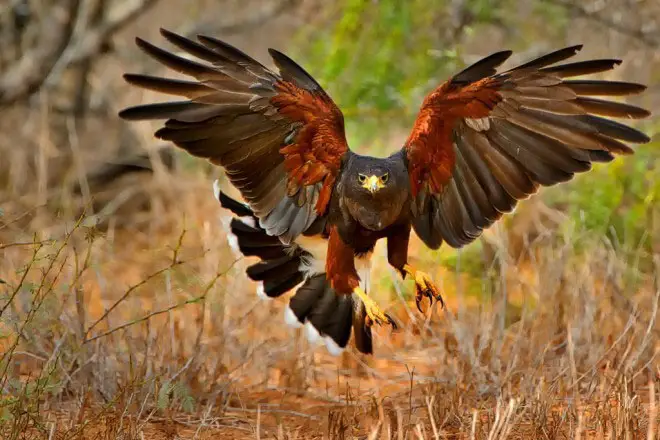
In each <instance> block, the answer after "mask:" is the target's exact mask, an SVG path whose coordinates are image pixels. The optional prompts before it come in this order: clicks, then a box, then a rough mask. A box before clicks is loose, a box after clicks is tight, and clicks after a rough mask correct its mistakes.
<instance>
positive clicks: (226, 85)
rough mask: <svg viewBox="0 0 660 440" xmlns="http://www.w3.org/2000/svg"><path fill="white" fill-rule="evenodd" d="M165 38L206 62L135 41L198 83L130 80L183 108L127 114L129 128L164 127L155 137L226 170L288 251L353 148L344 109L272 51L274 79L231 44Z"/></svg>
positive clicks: (321, 207)
mask: <svg viewBox="0 0 660 440" xmlns="http://www.w3.org/2000/svg"><path fill="white" fill-rule="evenodd" d="M161 33H162V35H163V36H164V37H165V38H166V39H167V40H168V41H169V42H171V43H172V44H174V45H175V46H177V47H178V48H179V49H181V50H183V51H184V52H186V53H187V54H188V55H191V56H192V57H195V58H198V59H200V60H202V61H205V62H197V61H192V60H190V59H188V58H183V57H180V56H178V55H175V54H173V53H170V52H167V51H165V50H163V49H161V48H158V47H156V46H154V45H152V44H150V43H147V42H146V41H144V40H141V39H137V40H136V42H137V45H138V46H139V47H140V48H141V49H142V50H144V51H145V52H146V53H147V54H148V55H150V56H151V57H153V58H154V59H156V60H157V61H159V62H160V63H162V64H164V65H165V66H167V67H169V68H170V69H172V70H175V71H177V72H180V73H183V74H186V75H189V76H191V77H193V78H194V79H195V80H194V81H182V80H175V79H167V78H159V77H153V76H147V75H135V74H127V75H125V78H126V80H127V81H128V82H129V83H131V84H134V85H137V86H139V87H143V88H146V89H150V90H155V91H158V92H162V93H167V94H170V95H178V96H183V97H186V98H188V99H187V100H185V101H177V102H166V103H158V104H148V105H141V106H137V107H131V108H128V109H125V110H123V111H122V112H120V116H121V117H122V118H124V119H129V120H145V119H167V121H166V122H165V126H164V127H163V128H161V129H160V130H158V131H157V132H156V136H157V137H159V138H161V139H165V140H169V141H172V142H174V144H176V145H177V146H179V147H181V148H183V149H184V150H186V151H188V152H189V153H190V154H192V155H194V156H199V157H204V158H208V159H209V160H210V161H211V162H212V163H213V164H216V165H220V166H222V167H224V168H225V171H226V174H227V177H228V178H229V180H230V181H231V183H232V184H233V185H234V186H236V188H238V189H239V191H240V192H241V194H242V196H243V197H244V198H245V200H246V201H247V202H248V204H249V205H250V207H251V208H252V210H253V211H254V212H255V214H256V215H257V217H258V218H259V221H260V223H261V226H262V227H264V229H266V231H267V232H268V233H269V234H271V235H276V236H279V237H280V239H282V241H284V242H285V243H288V242H290V241H291V240H292V239H293V238H295V237H296V236H297V235H299V234H300V233H302V232H303V231H305V230H306V229H307V228H308V227H309V226H310V225H311V224H312V223H313V222H314V220H315V219H316V218H317V217H319V216H322V215H324V214H325V211H326V209H327V206H328V202H329V200H330V196H331V193H332V189H333V187H334V183H335V179H336V176H337V174H338V173H339V171H340V167H341V163H342V157H343V156H344V154H346V153H347V152H348V151H349V149H348V145H347V143H346V138H345V135H344V119H343V115H342V113H341V111H340V110H339V109H338V108H337V106H336V105H335V104H334V102H333V101H332V99H330V97H329V96H328V95H327V94H326V93H325V92H324V91H323V89H322V88H321V86H320V85H319V84H318V83H317V82H316V81H315V80H314V79H313V78H312V77H311V76H310V75H309V74H308V73H307V72H305V71H304V70H303V69H302V68H301V67H300V66H298V65H297V64H296V63H295V62H293V61H292V60H291V59H290V58H288V57H287V56H286V55H284V54H282V53H280V52H278V51H276V50H273V49H270V55H271V56H272V58H273V60H274V62H275V64H276V65H277V67H278V68H279V74H276V73H274V72H272V71H271V70H269V69H268V68H266V67H264V66H263V65H261V64H260V63H258V62H257V61H255V60H254V59H252V58H251V57H249V56H248V55H246V54H244V53H243V52H241V51H239V50H238V49H236V48H234V47H232V46H230V45H229V44H227V43H225V42H222V41H219V40H216V39H214V38H211V37H205V36H200V37H198V39H199V43H198V42H195V41H191V40H189V39H187V38H184V37H182V36H179V35H176V34H174V33H172V32H169V31H166V30H161Z"/></svg>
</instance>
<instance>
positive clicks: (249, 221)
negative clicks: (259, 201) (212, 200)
mask: <svg viewBox="0 0 660 440" xmlns="http://www.w3.org/2000/svg"><path fill="white" fill-rule="evenodd" d="M238 219H239V220H240V221H241V223H244V224H246V225H248V226H249V227H251V228H256V227H257V223H256V222H255V221H254V217H248V216H245V217H239V218H238Z"/></svg>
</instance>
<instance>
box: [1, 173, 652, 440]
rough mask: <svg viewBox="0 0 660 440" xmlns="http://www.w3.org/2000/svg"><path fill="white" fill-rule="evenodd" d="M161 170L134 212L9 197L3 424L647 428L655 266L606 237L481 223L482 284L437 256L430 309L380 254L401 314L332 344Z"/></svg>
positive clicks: (154, 430) (193, 193)
mask: <svg viewBox="0 0 660 440" xmlns="http://www.w3.org/2000/svg"><path fill="white" fill-rule="evenodd" d="M163 177H166V176H161V175H160V174H159V173H156V174H155V175H154V176H153V177H152V176H151V175H149V176H148V177H143V179H146V180H145V181H147V182H150V184H151V185H153V186H154V187H159V188H160V191H156V192H154V193H153V194H152V197H153V198H154V200H152V203H151V204H150V206H151V210H150V215H148V214H143V216H145V217H146V218H149V219H151V220H150V221H145V222H143V223H142V224H141V225H142V226H141V227H140V228H135V229H127V228H115V229H113V228H112V224H113V223H112V222H109V223H107V224H109V225H110V226H109V227H108V229H106V230H104V231H101V232H99V230H98V229H95V228H90V227H88V226H85V221H74V220H72V221H69V222H62V221H60V222H59V223H58V222H56V221H55V219H50V222H51V223H52V224H59V225H61V224H67V225H68V226H66V227H65V228H62V227H61V226H60V227H57V228H51V229H43V230H41V231H39V232H37V233H35V234H34V235H31V233H28V232H29V231H34V230H35V229H34V227H30V224H44V223H48V221H47V220H45V219H43V218H39V216H40V215H46V214H45V213H41V214H39V215H38V216H35V217H33V218H32V219H31V222H30V223H28V224H27V225H23V226H22V227H21V228H18V227H16V224H17V223H15V222H13V220H14V218H13V216H14V213H12V212H6V213H5V215H4V217H3V219H4V221H5V223H4V224H3V225H2V226H0V228H2V229H0V232H4V236H5V237H6V236H9V235H11V236H13V237H14V240H12V241H8V240H6V239H5V240H4V241H3V242H2V245H1V247H0V274H2V277H1V278H2V284H1V285H0V289H1V290H0V291H1V292H2V299H1V301H2V302H1V303H0V304H1V306H2V308H1V309H0V313H1V314H2V315H1V319H2V321H1V325H2V327H1V331H2V339H1V344H2V352H3V355H2V358H1V359H0V374H1V376H0V377H1V378H2V379H1V386H2V400H1V401H0V402H1V403H0V405H1V407H0V419H1V420H2V422H1V425H0V426H1V427H2V428H1V429H2V432H3V435H4V436H6V438H11V439H19V438H49V439H50V438H53V439H55V438H57V439H59V438H98V437H102V438H161V437H162V438H290V439H294V438H392V439H417V438H422V439H427V438H428V439H432V438H470V439H472V438H475V439H476V438H479V439H489V440H490V439H503V438H548V439H554V438H557V439H560V438H616V439H619V438H630V439H636V438H648V439H652V438H655V437H654V435H655V436H657V434H658V433H657V426H658V423H657V422H658V414H657V404H656V402H657V390H658V388H659V384H658V380H659V379H660V370H658V364H659V363H658V361H657V359H656V356H657V354H658V350H660V343H659V341H660V339H659V338H658V332H659V331H660V325H659V324H658V322H657V319H656V313H657V309H658V298H659V295H660V289H659V288H658V287H659V286H658V282H659V280H657V279H656V277H655V276H650V275H645V274H643V273H641V272H639V271H638V270H637V269H636V267H635V264H634V261H624V260H622V258H621V256H620V255H619V254H618V253H617V252H615V251H614V250H613V248H612V246H611V245H610V244H609V243H607V242H606V241H604V240H603V239H602V238H595V237H591V236H590V235H589V234H588V233H586V232H584V231H582V232H565V233H561V234H560V233H558V232H552V231H547V234H546V235H547V236H546V237H545V238H544V239H543V240H540V241H539V243H540V244H538V245H529V246H527V248H526V249H525V251H524V252H522V253H521V254H520V255H519V256H516V257H515V259H514V256H511V255H509V252H508V251H507V249H508V248H507V246H506V244H505V243H502V238H503V237H504V235H503V234H498V233H493V234H491V235H489V236H488V237H487V240H489V242H490V243H491V244H492V246H494V247H495V249H496V250H497V252H496V255H497V257H496V260H497V264H495V265H494V267H493V272H494V276H493V280H494V281H492V282H484V283H483V285H484V286H486V287H488V286H490V287H492V289H491V290H490V291H489V292H488V293H489V294H490V295H491V297H492V298H491V300H489V299H488V295H484V297H483V298H482V299H480V300H478V301H477V300H475V298H474V297H473V296H471V295H468V294H467V293H466V290H465V289H464V288H463V287H462V286H464V284H465V279H464V277H459V276H458V275H457V274H454V273H451V272H449V273H448V272H446V271H445V272H440V271H439V272H437V273H435V276H436V277H439V276H442V283H443V285H444V288H445V291H446V296H447V297H448V299H449V307H448V309H447V310H446V311H440V310H437V309H434V310H433V311H432V312H430V313H429V314H428V316H427V317H426V319H424V318H425V317H424V316H421V315H419V314H417V312H416V311H414V310H413V308H414V306H413V308H411V306H410V304H409V302H408V301H407V298H408V294H409V292H410V290H411V286H409V285H408V284H407V283H406V284H405V285H403V284H401V283H400V282H399V280H398V279H396V278H394V277H393V276H394V275H393V274H392V273H391V272H390V271H389V269H388V268H387V267H386V265H385V262H384V261H385V259H384V258H382V259H380V260H381V261H379V264H378V267H376V272H377V274H378V276H380V277H381V279H383V278H384V279H388V278H391V279H390V280H389V282H387V283H385V282H381V283H380V285H381V286H390V287H389V288H381V290H379V291H378V292H375V293H374V294H376V295H378V298H379V301H380V302H381V303H382V304H386V305H388V308H389V309H390V310H391V311H392V312H393V313H395V314H396V315H397V316H398V318H399V320H400V321H401V322H402V323H403V326H402V329H401V330H400V331H399V332H398V333H396V334H390V332H389V331H387V330H385V329H380V330H379V331H378V334H377V353H376V355H375V356H374V357H373V358H365V357H362V356H359V355H357V354H356V353H355V352H354V351H353V350H349V351H348V352H347V353H345V354H344V355H343V356H342V357H341V358H333V357H331V356H329V355H328V354H327V353H326V352H325V349H324V348H322V347H310V346H309V345H308V343H307V341H306V340H305V339H304V337H303V336H302V335H301V334H300V333H299V332H298V331H296V330H291V329H289V328H287V327H285V325H284V324H283V319H282V307H283V305H284V304H285V301H272V302H261V300H259V299H258V298H257V296H256V295H255V293H254V287H253V285H251V284H250V283H249V282H248V281H246V277H245V276H244V275H243V273H242V270H243V268H244V265H245V262H244V261H236V260H235V257H234V256H233V254H231V252H230V251H229V250H228V248H227V246H226V243H225V239H224V236H223V233H222V228H221V217H222V215H224V213H223V212H222V211H221V209H220V208H219V207H218V206H216V203H215V201H214V200H213V198H212V197H210V189H209V188H207V186H208V185H207V183H206V181H203V180H201V179H198V178H195V177H191V176H190V175H186V174H184V173H179V174H177V176H176V178H175V179H173V178H172V177H169V178H167V179H163ZM172 181H176V182H177V184H176V186H172V185H170V186H167V185H169V184H168V183H167V182H172ZM164 186H166V187H164ZM183 194H187V196H186V197H183ZM182 213H185V216H184V215H183V214H182ZM19 216H20V215H16V217H19ZM10 230H11V231H12V234H8V233H7V232H8V231H10ZM415 246H419V244H418V243H416V244H415ZM421 252H422V251H421V249H420V251H419V252H417V253H418V254H419V253H421ZM436 257H437V255H436ZM654 261H655V263H656V265H657V264H660V256H657V257H656V258H655V260H654ZM429 269H431V268H430V267H429ZM656 273H657V271H656ZM454 280H456V281H454ZM504 292H506V294H507V297H508V298H509V303H510V304H509V306H508V307H503V304H502V301H501V299H502V298H503V297H504V295H503V293H504ZM511 304H513V306H512V305H511ZM502 313H505V315H506V316H503V314H502Z"/></svg>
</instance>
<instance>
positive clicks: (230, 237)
mask: <svg viewBox="0 0 660 440" xmlns="http://www.w3.org/2000/svg"><path fill="white" fill-rule="evenodd" d="M227 244H229V247H230V248H231V251H232V252H233V253H234V256H235V257H236V258H240V257H241V255H242V254H241V248H240V247H239V246H238V237H236V236H235V235H234V234H232V233H231V230H228V231H227Z"/></svg>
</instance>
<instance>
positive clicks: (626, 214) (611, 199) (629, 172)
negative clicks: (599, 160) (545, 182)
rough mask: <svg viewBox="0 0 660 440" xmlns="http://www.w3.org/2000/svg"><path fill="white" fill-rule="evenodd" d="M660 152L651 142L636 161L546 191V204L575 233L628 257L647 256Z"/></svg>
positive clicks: (602, 167) (658, 193)
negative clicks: (601, 239)
mask: <svg viewBox="0 0 660 440" xmlns="http://www.w3.org/2000/svg"><path fill="white" fill-rule="evenodd" d="M659 146H660V142H657V141H656V142H652V143H650V144H647V145H644V146H640V147H638V148H637V150H636V153H635V155H634V156H628V157H622V158H617V159H616V160H615V161H613V162H611V163H609V164H598V165H595V166H594V169H593V170H591V171H590V172H589V173H587V174H585V175H581V176H578V177H577V178H576V179H575V180H573V181H572V182H570V183H569V184H567V185H565V186H562V187H558V188H553V189H551V190H549V191H547V194H546V200H547V201H548V202H549V203H550V204H551V205H554V206H555V207H558V208H561V209H563V210H565V211H566V212H567V213H568V214H569V215H570V217H571V219H572V220H573V222H574V223H575V225H576V227H577V229H579V230H585V231H588V232H590V233H592V234H594V235H596V236H607V237H608V238H609V240H610V241H611V242H612V243H613V244H614V246H615V247H616V248H617V250H619V251H622V252H626V253H630V255H631V257H632V256H634V257H635V258H639V257H640V255H639V252H642V254H645V255H650V253H651V251H652V247H653V244H654V243H653V239H654V236H655V233H656V232H658V231H657V229H658V225H657V221H658V218H659V217H658V215H659V214H660V210H659V208H660V205H659V204H658V199H659V197H660V181H659V180H658V178H657V176H658V175H659V173H660V156H659V155H658V147H659ZM633 254H635V255H633ZM641 257H642V259H643V258H644V255H641ZM648 263H650V261H649V262H648Z"/></svg>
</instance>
